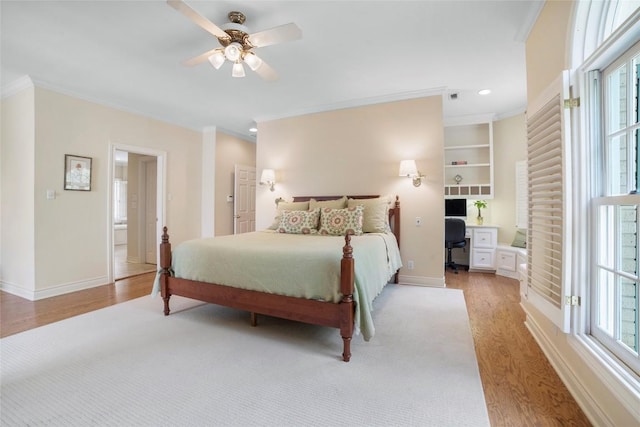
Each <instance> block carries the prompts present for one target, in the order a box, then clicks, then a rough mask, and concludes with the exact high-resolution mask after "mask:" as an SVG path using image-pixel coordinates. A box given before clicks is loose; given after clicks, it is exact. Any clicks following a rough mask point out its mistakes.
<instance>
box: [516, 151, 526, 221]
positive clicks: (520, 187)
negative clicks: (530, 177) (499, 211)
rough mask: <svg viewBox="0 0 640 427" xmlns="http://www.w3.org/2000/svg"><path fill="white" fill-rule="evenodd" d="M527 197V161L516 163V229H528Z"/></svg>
mask: <svg viewBox="0 0 640 427" xmlns="http://www.w3.org/2000/svg"><path fill="white" fill-rule="evenodd" d="M528 207H529V197H528V191H527V161H526V160H521V161H519V162H516V227H517V228H522V229H525V228H527V227H528V224H527V218H528V213H529V209H528Z"/></svg>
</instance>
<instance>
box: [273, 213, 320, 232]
mask: <svg viewBox="0 0 640 427" xmlns="http://www.w3.org/2000/svg"><path fill="white" fill-rule="evenodd" d="M319 218H320V209H314V210H312V211H286V210H285V211H282V215H280V224H279V225H278V233H287V234H316V233H317V232H318V219H319Z"/></svg>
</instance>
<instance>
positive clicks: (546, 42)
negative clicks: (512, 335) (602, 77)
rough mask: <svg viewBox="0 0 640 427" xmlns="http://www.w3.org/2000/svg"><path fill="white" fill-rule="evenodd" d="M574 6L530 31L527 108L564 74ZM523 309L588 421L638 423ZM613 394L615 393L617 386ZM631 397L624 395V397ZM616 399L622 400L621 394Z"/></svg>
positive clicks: (548, 7) (553, 8) (563, 338)
mask: <svg viewBox="0 0 640 427" xmlns="http://www.w3.org/2000/svg"><path fill="white" fill-rule="evenodd" d="M575 5H576V2H565V1H548V2H547V3H546V4H545V6H544V8H543V10H542V12H541V14H540V16H539V18H538V20H537V22H536V24H535V26H534V28H533V30H532V31H531V34H530V36H529V39H528V40H527V46H526V59H527V88H528V94H527V98H528V99H529V102H532V101H533V100H535V99H536V98H537V97H538V95H540V94H541V92H542V91H543V90H544V89H545V88H546V87H547V86H548V85H549V84H550V83H551V82H552V81H553V80H554V79H555V78H556V77H557V76H558V75H559V74H560V72H561V71H562V70H563V69H565V68H568V63H567V60H566V59H565V58H569V57H570V56H571V55H570V53H571V46H570V44H569V43H567V40H568V36H567V35H568V33H569V32H570V31H571V30H572V19H573V15H572V14H573V8H574V7H575ZM567 268H569V266H567ZM522 304H523V307H524V308H525V310H526V312H527V323H528V324H529V325H531V326H532V327H533V330H534V331H535V336H536V339H538V342H540V343H541V346H542V347H543V349H544V350H545V353H546V354H547V355H549V357H550V359H551V360H552V363H554V366H555V368H556V370H558V371H559V374H560V376H561V377H562V378H563V380H564V381H565V384H568V386H569V388H570V390H571V391H572V393H574V396H575V397H576V399H577V400H578V402H579V403H580V404H581V406H582V408H583V409H584V410H585V413H587V415H588V416H591V417H594V416H595V417H599V419H600V422H597V423H596V424H602V425H605V424H607V425H616V426H631V425H637V422H638V420H637V419H635V418H634V417H633V415H632V413H631V411H630V406H629V405H631V406H634V405H637V402H638V399H637V397H635V398H631V397H628V398H626V399H627V401H626V402H624V403H623V402H622V400H620V399H617V398H616V395H615V394H614V393H613V392H612V388H614V387H615V386H614V385H613V381H610V382H609V383H607V382H605V380H603V379H601V378H603V376H602V373H600V374H597V373H596V372H598V370H599V371H601V372H604V371H606V369H605V368H599V369H596V366H595V365H594V364H593V363H591V362H588V361H587V360H588V359H587V358H585V356H582V355H581V354H585V355H588V354H589V355H590V354H591V352H590V351H586V350H584V344H582V343H580V342H578V340H577V338H576V337H575V336H574V335H572V334H563V333H559V332H558V329H557V327H556V326H554V325H553V324H552V323H551V322H550V321H549V320H547V318H546V317H545V316H544V315H543V314H541V313H540V312H539V311H537V310H536V309H535V308H534V307H533V306H532V305H531V304H530V303H529V302H528V301H527V300H526V299H524V300H523V301H522ZM589 357H593V356H589ZM611 378H613V377H611ZM607 381H608V380H607ZM617 381H619V380H617ZM615 388H618V390H620V388H619V386H618V387H615ZM618 393H620V391H618ZM631 394H632V393H628V392H627V394H626V396H631ZM618 395H620V396H622V395H624V393H621V394H618ZM625 405H626V406H625ZM636 410H637V407H636Z"/></svg>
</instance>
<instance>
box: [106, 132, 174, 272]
mask: <svg viewBox="0 0 640 427" xmlns="http://www.w3.org/2000/svg"><path fill="white" fill-rule="evenodd" d="M116 150H118V151H127V152H129V153H134V154H140V155H145V156H154V157H155V158H156V159H157V171H156V217H157V218H158V221H157V223H156V235H157V236H158V237H160V235H161V234H162V227H163V226H164V224H165V218H166V211H167V206H166V200H165V196H164V195H165V187H166V179H167V177H166V170H167V152H166V151H161V150H155V149H153V148H147V147H140V146H136V145H127V144H121V143H114V142H112V143H110V144H109V167H108V171H107V185H108V189H109V191H107V193H108V194H107V224H106V226H107V281H108V283H113V282H114V260H115V255H114V246H113V240H114V236H113V179H114V177H115V170H116V169H115V168H116ZM156 263H157V265H160V251H157V254H156Z"/></svg>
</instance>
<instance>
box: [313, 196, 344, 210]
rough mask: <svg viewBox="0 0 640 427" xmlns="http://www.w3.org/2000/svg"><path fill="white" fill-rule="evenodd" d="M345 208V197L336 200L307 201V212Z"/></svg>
mask: <svg viewBox="0 0 640 427" xmlns="http://www.w3.org/2000/svg"><path fill="white" fill-rule="evenodd" d="M346 207H347V196H342V197H341V198H339V199H336V200H320V201H318V200H316V199H311V200H309V210H311V209H315V208H320V209H323V208H332V209H344V208H346Z"/></svg>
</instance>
